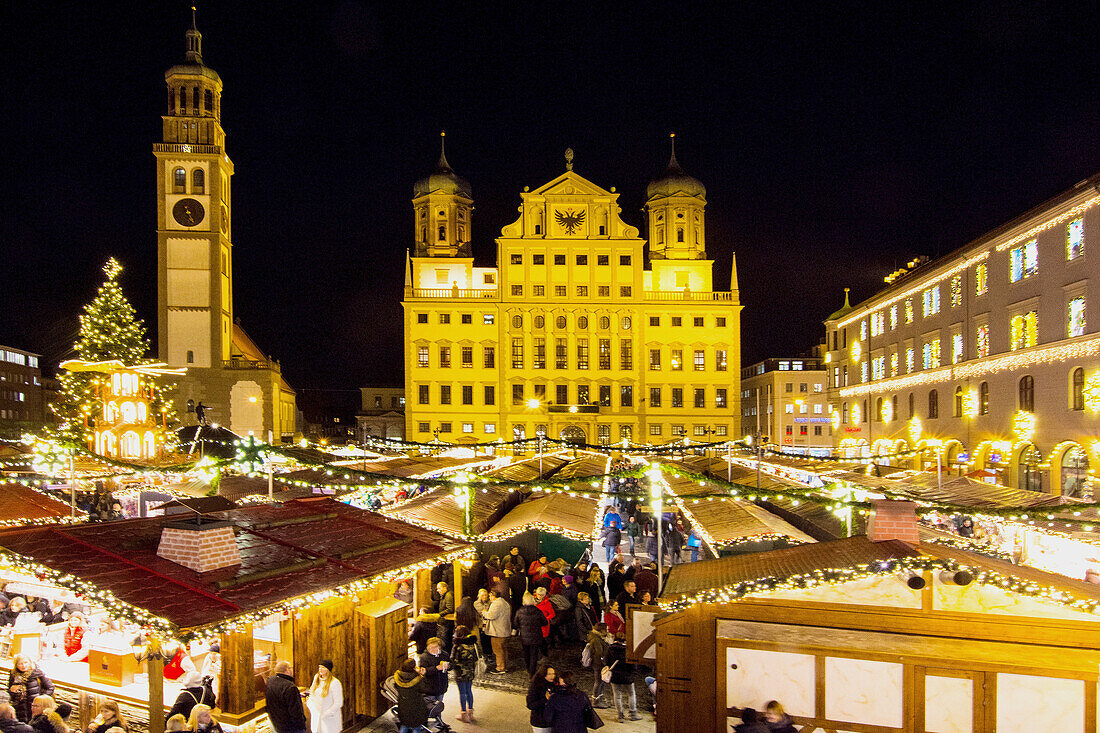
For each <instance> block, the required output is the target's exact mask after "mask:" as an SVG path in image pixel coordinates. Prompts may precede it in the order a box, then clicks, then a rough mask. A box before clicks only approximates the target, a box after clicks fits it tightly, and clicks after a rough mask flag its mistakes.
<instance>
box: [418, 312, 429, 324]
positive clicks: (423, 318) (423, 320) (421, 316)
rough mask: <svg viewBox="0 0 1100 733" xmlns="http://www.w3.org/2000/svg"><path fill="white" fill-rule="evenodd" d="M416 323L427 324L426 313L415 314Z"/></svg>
mask: <svg viewBox="0 0 1100 733" xmlns="http://www.w3.org/2000/svg"><path fill="white" fill-rule="evenodd" d="M416 322H417V323H427V322H428V314H427V313H417V314H416Z"/></svg>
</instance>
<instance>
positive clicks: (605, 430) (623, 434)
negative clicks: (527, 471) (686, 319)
mask: <svg viewBox="0 0 1100 733" xmlns="http://www.w3.org/2000/svg"><path fill="white" fill-rule="evenodd" d="M475 425H476V423H473V422H461V423H459V424H458V430H459V431H460V432H462V433H465V434H470V433H473V432H475ZM664 427H665V426H664V425H662V424H660V423H650V424H649V434H650V435H652V436H660V435H663V434H664ZM668 427H669V435H672V436H676V437H679V436H683V435H687V434H688V433H687V427H686V426H685V425H682V424H673V425H669V426H668ZM416 429H417V431H418V432H421V433H434V434H439V435H442V434H448V433H452V432H454V431H455V427H454V423H453V422H451V421H446V420H445V421H442V422H440V423H439V424H438V426H437V427H436V428H435V429H434V430H433V429H432V424H431V423H430V422H427V421H421V422H418V423H417V424H416ZM481 432H482V433H484V434H486V435H495V434H496V432H497V424H496V423H495V422H486V423H482V424H481ZM691 432H692V435H695V436H698V437H705V436H707V435H716V436H718V437H726V436H727V435H729V426H728V425H715V426H708V425H692V426H691ZM535 435H541V436H544V437H545V435H546V426H545V425H536V426H535ZM512 437H513V438H515V439H516V440H523V439H524V438H526V437H527V428H526V426H523V425H514V426H513V427H512ZM633 439H634V427H633V426H632V425H620V426H619V440H633ZM596 441H597V442H598V443H600V444H602V445H607V444H609V443H610V441H611V426H610V425H597V426H596Z"/></svg>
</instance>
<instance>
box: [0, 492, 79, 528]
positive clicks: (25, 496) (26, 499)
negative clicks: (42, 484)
mask: <svg viewBox="0 0 1100 733" xmlns="http://www.w3.org/2000/svg"><path fill="white" fill-rule="evenodd" d="M79 514H80V515H81V516H84V512H79ZM67 516H69V505H68V504H65V503H64V502H61V501H58V500H57V499H54V498H53V497H52V496H47V495H46V494H43V493H42V492H40V491H35V490H34V489H32V488H30V487H28V486H23V485H22V484H7V485H6V486H4V487H3V489H2V490H0V522H19V521H26V520H33V519H54V518H57V517H67Z"/></svg>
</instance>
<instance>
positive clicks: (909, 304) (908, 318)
mask: <svg viewBox="0 0 1100 733" xmlns="http://www.w3.org/2000/svg"><path fill="white" fill-rule="evenodd" d="M905 322H906V323H912V322H913V299H912V298H906V299H905Z"/></svg>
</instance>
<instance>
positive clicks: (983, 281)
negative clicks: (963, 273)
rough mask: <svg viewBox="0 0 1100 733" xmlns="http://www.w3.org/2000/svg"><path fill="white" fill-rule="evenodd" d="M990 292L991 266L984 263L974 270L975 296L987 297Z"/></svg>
mask: <svg viewBox="0 0 1100 733" xmlns="http://www.w3.org/2000/svg"><path fill="white" fill-rule="evenodd" d="M988 291H989V266H988V265H986V264H985V263H984V262H983V263H982V264H980V265H978V266H977V267H975V268H974V294H975V295H985V294H986V293H987V292H988Z"/></svg>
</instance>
